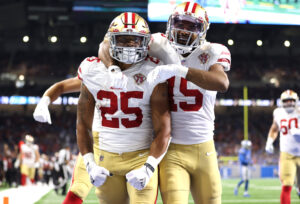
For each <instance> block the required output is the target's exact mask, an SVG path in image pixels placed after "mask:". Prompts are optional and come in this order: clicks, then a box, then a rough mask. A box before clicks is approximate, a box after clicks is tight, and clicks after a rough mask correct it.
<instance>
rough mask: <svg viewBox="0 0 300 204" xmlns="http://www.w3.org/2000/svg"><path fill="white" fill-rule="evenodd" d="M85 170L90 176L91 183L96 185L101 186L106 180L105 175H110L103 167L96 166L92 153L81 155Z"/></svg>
mask: <svg viewBox="0 0 300 204" xmlns="http://www.w3.org/2000/svg"><path fill="white" fill-rule="evenodd" d="M83 160H84V164H85V167H86V170H87V172H88V174H89V176H90V180H91V183H92V184H93V185H94V186H96V187H99V186H102V185H103V184H104V182H105V181H106V178H107V176H111V174H110V173H109V171H108V170H107V169H105V168H104V167H101V166H98V165H97V164H96V163H95V160H94V154H93V153H87V154H85V155H83Z"/></svg>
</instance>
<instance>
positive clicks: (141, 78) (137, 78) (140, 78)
mask: <svg viewBox="0 0 300 204" xmlns="http://www.w3.org/2000/svg"><path fill="white" fill-rule="evenodd" d="M133 78H134V80H135V82H136V83H137V84H138V85H140V84H142V83H143V82H144V81H145V80H146V77H145V76H144V75H143V74H141V73H138V74H135V75H134V76H133Z"/></svg>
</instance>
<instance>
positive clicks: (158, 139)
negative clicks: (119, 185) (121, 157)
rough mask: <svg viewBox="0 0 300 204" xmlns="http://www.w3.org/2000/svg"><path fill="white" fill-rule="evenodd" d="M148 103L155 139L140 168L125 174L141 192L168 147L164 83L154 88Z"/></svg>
mask: <svg viewBox="0 0 300 204" xmlns="http://www.w3.org/2000/svg"><path fill="white" fill-rule="evenodd" d="M150 103H151V111H152V121H153V122H152V123H153V128H154V132H155V138H154V140H153V142H152V144H151V147H150V153H149V156H148V159H147V161H146V163H145V164H144V165H143V166H142V167H141V168H139V169H136V170H132V171H130V172H129V173H127V174H126V178H127V181H128V182H129V183H130V184H131V185H132V186H133V187H134V188H136V189H137V190H142V189H144V188H145V187H146V186H147V184H148V182H149V181H150V179H151V176H152V175H153V173H154V171H155V169H156V168H157V166H158V164H159V163H160V161H161V160H162V158H163V157H164V155H165V153H166V152H167V149H168V146H169V142H170V134H171V118H170V112H169V103H168V90H167V84H166V83H163V84H159V85H157V86H156V87H155V88H154V90H153V93H152V96H151V101H150Z"/></svg>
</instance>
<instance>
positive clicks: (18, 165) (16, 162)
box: [14, 159, 20, 169]
mask: <svg viewBox="0 0 300 204" xmlns="http://www.w3.org/2000/svg"><path fill="white" fill-rule="evenodd" d="M14 167H15V168H16V169H17V168H19V167H20V159H16V161H15V163H14Z"/></svg>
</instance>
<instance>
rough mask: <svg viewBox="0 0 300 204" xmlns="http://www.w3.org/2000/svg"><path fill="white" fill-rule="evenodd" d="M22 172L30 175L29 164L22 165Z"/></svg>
mask: <svg viewBox="0 0 300 204" xmlns="http://www.w3.org/2000/svg"><path fill="white" fill-rule="evenodd" d="M21 174H24V175H26V176H28V175H29V168H28V166H27V165H25V164H22V165H21Z"/></svg>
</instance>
